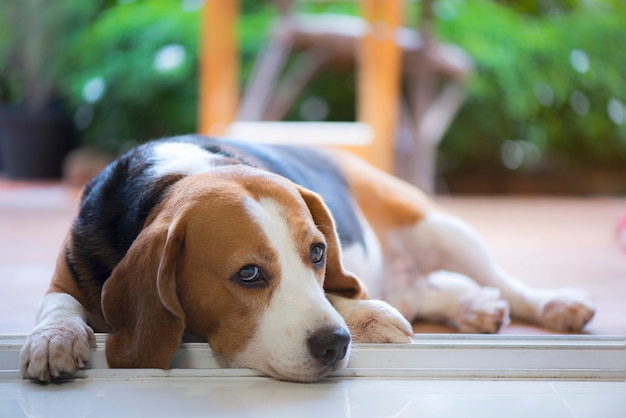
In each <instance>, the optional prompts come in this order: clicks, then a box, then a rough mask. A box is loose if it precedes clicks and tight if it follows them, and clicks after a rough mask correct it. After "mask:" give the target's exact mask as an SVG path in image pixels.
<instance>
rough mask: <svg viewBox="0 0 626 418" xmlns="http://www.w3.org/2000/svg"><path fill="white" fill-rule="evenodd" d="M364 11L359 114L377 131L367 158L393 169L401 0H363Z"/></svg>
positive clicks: (359, 68) (362, 7) (359, 57)
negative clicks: (396, 35)
mask: <svg viewBox="0 0 626 418" xmlns="http://www.w3.org/2000/svg"><path fill="white" fill-rule="evenodd" d="M361 10H362V13H361V14H362V16H363V18H364V19H365V20H366V21H367V23H368V24H369V30H368V31H367V34H366V35H365V36H364V38H363V39H362V40H361V43H360V45H359V51H358V60H357V63H358V69H357V72H358V74H357V77H358V78H357V80H358V81H357V83H358V86H357V91H358V98H357V114H358V119H359V121H360V122H364V123H366V124H368V125H369V126H371V128H372V130H373V131H374V143H373V144H372V145H371V146H370V147H368V149H367V150H365V152H366V153H367V154H368V155H367V156H366V158H367V159H368V160H369V161H371V162H372V163H374V164H375V165H376V166H378V167H379V168H381V169H383V170H386V171H388V172H392V171H393V161H394V137H395V128H396V121H397V115H398V112H397V107H398V90H399V83H400V64H401V62H400V60H401V55H400V48H399V47H398V45H397V44H396V42H395V39H394V38H395V33H396V28H397V27H399V26H401V24H402V20H401V17H402V0H361Z"/></svg>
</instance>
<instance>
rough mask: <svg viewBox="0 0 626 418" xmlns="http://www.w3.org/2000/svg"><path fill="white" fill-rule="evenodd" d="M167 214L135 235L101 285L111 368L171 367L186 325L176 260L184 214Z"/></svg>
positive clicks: (159, 216)
mask: <svg viewBox="0 0 626 418" xmlns="http://www.w3.org/2000/svg"><path fill="white" fill-rule="evenodd" d="M170 219H171V218H170V217H168V216H166V215H165V214H163V213H160V214H159V215H157V217H156V218H155V219H154V220H153V221H152V222H151V223H149V224H148V225H147V226H146V227H144V229H143V230H142V231H141V233H140V234H139V235H138V236H137V238H136V239H135V241H134V242H133V244H132V245H131V247H130V248H129V249H128V251H127V252H126V255H125V256H124V258H123V259H122V261H120V263H119V264H118V265H117V266H116V267H115V269H114V270H113V272H112V273H111V276H110V277H109V278H108V279H107V281H106V282H105V284H104V287H103V289H102V310H103V313H104V318H105V319H106V321H107V322H108V324H109V325H110V326H111V328H112V329H113V334H112V335H111V336H110V337H109V338H108V339H107V342H106V356H107V361H108V363H109V367H112V368H118V367H151V368H160V369H169V366H170V359H171V358H172V356H173V354H174V352H175V351H176V350H177V349H178V347H179V345H180V343H181V340H182V335H183V332H184V329H185V315H184V313H183V310H182V307H181V306H180V303H179V301H178V296H177V293H176V264H177V263H176V262H177V259H178V257H179V254H180V252H181V249H182V245H183V242H184V239H185V234H184V227H185V222H184V221H183V220H182V218H181V217H177V218H175V219H174V220H173V221H170Z"/></svg>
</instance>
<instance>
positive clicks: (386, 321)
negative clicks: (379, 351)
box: [344, 300, 413, 343]
mask: <svg viewBox="0 0 626 418" xmlns="http://www.w3.org/2000/svg"><path fill="white" fill-rule="evenodd" d="M344 318H345V319H346V323H347V325H348V328H349V329H350V333H351V334H352V339H353V340H354V341H355V342H360V343H408V342H411V337H412V336H413V328H412V327H411V324H409V322H408V321H407V320H406V319H405V318H404V317H403V316H402V315H401V314H400V312H398V311H397V310H396V309H395V308H394V307H392V306H391V305H389V304H387V303H386V302H383V301H381V300H363V301H359V304H358V305H357V306H355V308H354V309H351V310H350V311H349V316H348V317H347V318H346V317H344Z"/></svg>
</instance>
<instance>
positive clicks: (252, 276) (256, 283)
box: [231, 264, 268, 287]
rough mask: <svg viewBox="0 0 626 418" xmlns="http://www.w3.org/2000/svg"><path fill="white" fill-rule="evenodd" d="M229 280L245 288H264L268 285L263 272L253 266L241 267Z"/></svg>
mask: <svg viewBox="0 0 626 418" xmlns="http://www.w3.org/2000/svg"><path fill="white" fill-rule="evenodd" d="M231 280H232V281H234V282H235V283H237V284H238V285H240V286H246V287H265V286H267V284H268V283H267V280H266V277H265V274H263V270H261V268H260V267H259V266H256V265H254V264H248V265H247V266H244V267H242V268H241V269H240V270H239V271H238V272H237V274H235V275H234V276H233V277H232V278H231Z"/></svg>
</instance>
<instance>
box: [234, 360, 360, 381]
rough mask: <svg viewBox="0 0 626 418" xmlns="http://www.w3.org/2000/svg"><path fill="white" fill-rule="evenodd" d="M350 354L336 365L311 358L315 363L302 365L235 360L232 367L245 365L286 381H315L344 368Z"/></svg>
mask: <svg viewBox="0 0 626 418" xmlns="http://www.w3.org/2000/svg"><path fill="white" fill-rule="evenodd" d="M347 357H348V356H346V358H345V359H343V360H341V361H339V362H338V363H337V364H335V365H328V366H327V365H322V364H319V363H318V362H316V361H315V360H311V363H313V362H314V363H315V364H301V365H293V366H287V365H284V364H283V365H273V364H271V362H263V363H262V364H258V363H257V364H247V362H241V361H233V362H231V367H245V368H249V369H254V370H257V371H259V372H261V373H263V374H265V375H267V376H269V377H273V378H275V379H278V380H283V381H286V382H297V383H313V382H317V381H318V380H321V379H323V378H325V377H327V376H328V375H329V374H331V373H332V372H336V371H339V370H343V369H344V368H345V367H346V366H347V364H348V358H347Z"/></svg>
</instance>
